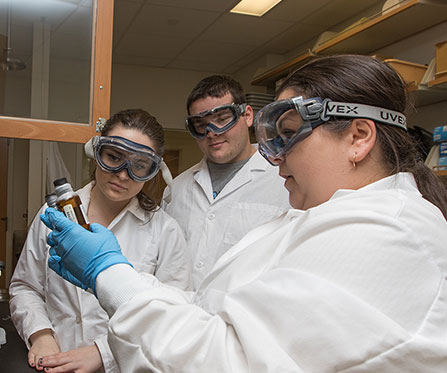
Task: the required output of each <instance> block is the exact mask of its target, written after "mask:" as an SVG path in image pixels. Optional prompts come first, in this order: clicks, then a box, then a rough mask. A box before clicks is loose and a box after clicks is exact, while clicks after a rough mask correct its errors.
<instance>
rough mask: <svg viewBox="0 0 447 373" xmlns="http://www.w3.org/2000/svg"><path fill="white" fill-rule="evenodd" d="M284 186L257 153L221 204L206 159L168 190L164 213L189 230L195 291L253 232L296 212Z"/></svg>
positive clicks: (221, 197)
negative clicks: (240, 241) (237, 244)
mask: <svg viewBox="0 0 447 373" xmlns="http://www.w3.org/2000/svg"><path fill="white" fill-rule="evenodd" d="M283 183H284V180H283V179H282V178H280V177H279V176H278V168H277V167H273V166H271V165H270V164H269V163H268V162H267V161H266V160H265V159H264V158H263V157H262V156H261V155H260V154H259V152H255V153H254V154H253V156H252V157H251V158H250V159H249V160H248V162H247V163H246V164H245V165H244V166H243V167H242V168H241V169H240V170H239V171H238V172H237V174H236V175H235V176H234V177H233V178H232V179H231V180H230V181H229V182H228V184H227V185H225V187H224V188H223V190H222V191H221V192H220V193H219V195H218V196H217V197H216V199H213V189H212V185H211V178H210V174H209V170H208V166H207V163H206V159H202V161H201V162H199V163H198V164H196V165H195V166H193V167H191V168H190V169H188V170H187V171H185V172H183V173H182V174H180V175H179V176H178V177H176V178H175V179H174V181H173V182H172V184H171V185H170V187H168V188H166V190H165V193H164V197H163V199H164V202H163V204H162V207H163V208H164V209H165V210H166V212H167V213H168V214H169V215H171V216H172V217H173V218H174V219H175V220H177V222H178V223H179V224H180V227H181V228H182V229H183V233H184V235H185V239H186V242H187V244H188V248H189V250H190V253H191V255H192V261H193V267H192V288H193V289H196V288H197V287H198V285H199V284H200V282H201V281H202V279H203V278H204V277H205V276H206V275H207V274H208V273H209V272H210V271H211V269H212V268H213V266H214V264H215V263H216V261H217V259H219V258H220V257H221V256H222V255H223V254H224V253H225V252H226V251H227V250H228V249H229V248H230V247H232V246H233V245H235V244H236V243H237V242H238V241H239V240H240V239H241V238H242V237H243V236H244V235H245V234H246V233H247V232H249V231H250V230H252V229H253V228H255V227H257V226H259V225H261V224H264V223H266V222H268V221H270V220H272V219H274V218H276V217H278V216H280V215H281V214H283V213H284V212H285V211H287V210H288V209H289V208H290V204H289V193H288V192H287V190H286V189H285V188H284V185H283Z"/></svg>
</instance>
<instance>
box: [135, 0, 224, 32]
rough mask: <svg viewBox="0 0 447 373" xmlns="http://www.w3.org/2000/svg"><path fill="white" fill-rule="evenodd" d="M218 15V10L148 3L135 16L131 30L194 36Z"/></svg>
mask: <svg viewBox="0 0 447 373" xmlns="http://www.w3.org/2000/svg"><path fill="white" fill-rule="evenodd" d="M217 17H219V13H216V12H210V11H200V10H192V9H179V8H173V7H165V6H157V5H146V6H144V7H143V8H142V9H141V11H140V12H139V14H138V16H137V17H136V18H135V21H134V22H133V24H132V26H131V27H130V28H129V32H138V33H142V34H147V35H149V34H150V35H159V36H173V37H178V36H181V37H183V38H185V37H190V38H194V37H196V36H197V35H199V34H200V33H201V32H202V31H204V30H205V29H206V28H207V27H208V26H209V25H210V24H211V23H212V22H213V21H214V20H215V19H216V18H217Z"/></svg>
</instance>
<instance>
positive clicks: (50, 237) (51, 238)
mask: <svg viewBox="0 0 447 373" xmlns="http://www.w3.org/2000/svg"><path fill="white" fill-rule="evenodd" d="M47 244H48V245H50V246H51V247H53V246H56V241H55V240H54V232H50V233H48V236H47Z"/></svg>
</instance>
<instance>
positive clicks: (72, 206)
mask: <svg viewBox="0 0 447 373" xmlns="http://www.w3.org/2000/svg"><path fill="white" fill-rule="evenodd" d="M53 184H54V191H55V193H56V196H57V200H56V206H57V208H58V209H59V210H60V211H62V212H63V213H64V214H65V216H66V217H67V218H68V219H70V220H71V221H72V222H74V223H78V224H80V225H81V226H82V227H84V228H85V229H90V223H89V221H88V218H87V214H86V213H85V211H84V208H83V206H82V202H81V199H80V198H79V196H78V195H77V194H76V193H75V192H74V191H73V188H72V186H71V185H70V183H69V182H68V181H67V179H66V178H65V177H63V178H60V179H56V180H54V182H53Z"/></svg>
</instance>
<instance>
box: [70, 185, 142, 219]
mask: <svg viewBox="0 0 447 373" xmlns="http://www.w3.org/2000/svg"><path fill="white" fill-rule="evenodd" d="M94 185H95V181H94V180H93V181H91V182H90V183H88V184H87V185H85V186H84V187H83V188H81V189H79V190H77V191H76V193H78V195H79V197H80V198H81V201H82V205H83V207H84V210H85V211H86V212H87V211H88V206H89V204H90V196H91V193H92V189H93V186H94ZM127 211H129V212H130V213H132V214H133V215H134V216H135V217H136V218H137V219H138V220H141V222H143V223H144V222H146V221H147V218H148V217H147V214H146V211H145V210H143V209H142V208H141V207H140V205H139V203H138V198H136V197H134V198H132V199H131V200H130V202H129V203H128V204H127V206H126V207H124V209H123V210H122V211H121V212H120V213H119V214H118V215H117V216H116V217H115V219H113V221H112V223H111V224H110V227H111V226H113V225H115V224H116V223H117V222H118V221H119V220H120V219H121V217H122V216H124V214H125V213H126V212H127Z"/></svg>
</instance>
